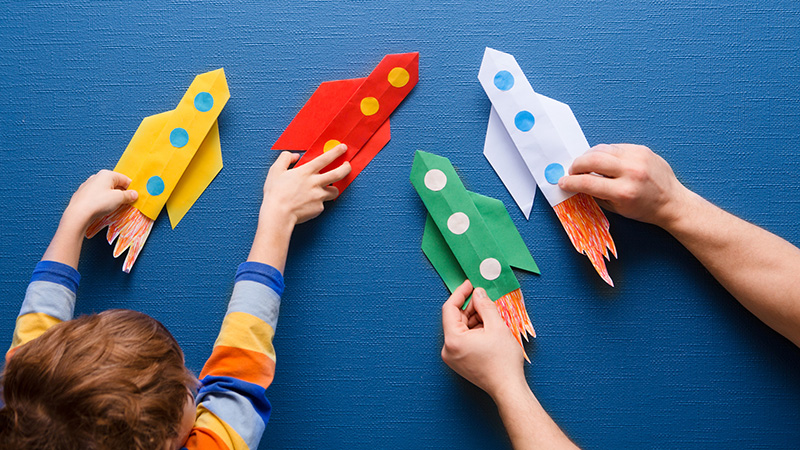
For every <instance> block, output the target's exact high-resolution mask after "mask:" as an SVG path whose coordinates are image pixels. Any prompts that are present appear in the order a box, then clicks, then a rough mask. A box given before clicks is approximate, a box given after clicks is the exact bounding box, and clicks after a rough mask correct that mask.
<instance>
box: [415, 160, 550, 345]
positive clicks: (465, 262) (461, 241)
mask: <svg viewBox="0 0 800 450" xmlns="http://www.w3.org/2000/svg"><path fill="white" fill-rule="evenodd" d="M411 184H412V185H413V186H414V189H416V190H417V193H418V194H419V196H420V198H421V199H422V202H423V203H424V204H425V207H426V208H427V209H428V218H427V221H426V222H425V231H424V233H423V235H422V251H423V252H424V253H425V256H427V257H428V259H429V260H430V262H431V264H433V268H434V269H436V272H438V273H439V275H440V276H441V277H442V280H444V283H445V285H447V289H449V290H450V292H453V291H454V290H455V289H456V288H457V287H458V286H459V285H461V283H463V282H464V280H465V279H469V280H470V282H472V285H473V286H474V287H481V288H484V289H485V290H486V293H487V294H488V295H489V298H491V299H492V300H494V301H495V302H497V304H498V310H500V312H501V315H504V310H503V309H501V303H503V304H505V303H506V302H509V301H511V302H512V303H514V302H516V304H514V305H511V307H509V308H508V310H507V311H505V312H506V313H507V314H506V315H505V316H504V317H503V318H504V319H505V320H506V324H508V325H509V327H510V328H511V329H512V330H514V331H519V330H529V332H530V333H531V334H533V327H532V326H530V319H528V317H527V313H526V312H525V307H524V303H523V302H522V295H521V293H520V292H519V288H520V285H519V282H518V281H517V278H516V277H515V276H514V273H513V272H512V270H511V267H516V268H518V269H522V270H526V271H528V272H533V273H537V274H538V273H539V267H538V266H537V265H536V262H535V261H534V260H533V257H532V256H531V253H530V251H529V250H528V247H527V246H526V245H525V242H524V241H523V240H522V236H520V234H519V231H517V227H516V226H515V225H514V223H513V222H512V221H511V217H510V216H509V215H508V211H507V210H506V207H505V206H504V205H503V202H501V201H499V200H496V199H493V198H490V197H486V196H483V195H479V194H476V193H474V192H470V191H468V190H467V189H466V188H465V187H464V185H463V184H462V183H461V179H459V177H458V175H456V171H455V169H454V168H453V165H452V164H451V163H450V160H448V159H447V158H444V157H441V156H437V155H434V154H431V153H426V152H423V151H417V152H416V154H415V155H414V163H413V165H412V167H411ZM517 297H518V300H517ZM509 299H511V300H509ZM499 300H502V301H499ZM507 316H508V317H507ZM515 316H520V317H516V318H515ZM509 322H512V323H509ZM523 336H524V334H523ZM518 340H519V338H518ZM520 342H521V341H520Z"/></svg>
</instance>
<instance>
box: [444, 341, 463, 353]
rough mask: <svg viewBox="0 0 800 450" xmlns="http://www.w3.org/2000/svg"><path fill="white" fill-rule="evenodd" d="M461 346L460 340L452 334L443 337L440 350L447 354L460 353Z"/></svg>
mask: <svg viewBox="0 0 800 450" xmlns="http://www.w3.org/2000/svg"><path fill="white" fill-rule="evenodd" d="M462 347H463V346H462V345H461V341H460V340H459V339H455V338H453V337H452V336H445V337H444V348H443V349H442V351H444V352H446V353H447V354H448V356H452V355H457V354H459V353H461V350H462Z"/></svg>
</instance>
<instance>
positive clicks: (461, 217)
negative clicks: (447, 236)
mask: <svg viewBox="0 0 800 450" xmlns="http://www.w3.org/2000/svg"><path fill="white" fill-rule="evenodd" d="M447 228H448V229H449V230H450V232H451V233H453V234H464V232H465V231H467V229H469V217H468V216H467V215H466V214H464V213H463V212H457V213H453V215H452V216H450V218H449V219H447Z"/></svg>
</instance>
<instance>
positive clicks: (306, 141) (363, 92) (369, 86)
mask: <svg viewBox="0 0 800 450" xmlns="http://www.w3.org/2000/svg"><path fill="white" fill-rule="evenodd" d="M418 79H419V53H416V52H414V53H399V54H394V55H386V56H385V57H384V58H383V60H381V62H380V64H378V66H377V67H376V68H375V70H373V71H372V73H370V74H369V76H368V77H366V78H351V79H348V80H336V81H326V82H324V83H322V84H320V85H319V87H318V88H317V90H316V91H314V94H312V95H311V98H310V99H308V102H306V104H305V106H303V108H302V109H301V110H300V112H299V113H297V115H296V116H295V118H294V120H292V122H291V123H290V124H289V126H288V127H286V130H284V132H283V134H282V135H281V136H280V137H279V138H278V140H277V141H276V142H275V144H274V145H273V146H272V149H273V150H305V152H306V153H305V154H304V155H303V157H302V158H300V160H299V161H298V162H297V165H298V166H299V165H302V164H305V163H307V162H308V161H311V160H312V159H314V158H316V157H317V156H319V155H321V154H322V153H323V152H326V151H328V150H330V149H332V148H333V147H335V146H337V145H339V144H341V143H343V144H346V145H347V152H346V153H345V154H344V155H342V156H341V157H340V158H338V159H337V160H336V161H334V162H332V163H331V164H330V165H328V167H326V168H325V169H323V172H326V171H328V170H330V169H334V168H336V167H339V166H340V165H341V164H342V163H344V162H345V161H350V165H351V167H352V171H351V172H350V174H349V175H347V177H345V178H344V179H343V180H341V181H338V182H336V183H333V186H336V187H337V188H338V189H339V192H340V193H341V192H342V191H343V190H344V189H345V188H346V187H347V186H348V185H349V184H350V183H351V182H352V181H353V179H355V177H356V176H357V175H358V174H359V173H360V172H361V170H363V169H364V167H366V166H367V164H369V162H370V161H372V158H374V157H375V155H377V154H378V152H379V151H381V149H382V148H383V147H384V146H385V145H386V144H387V143H388V142H389V139H390V138H391V131H390V128H389V116H390V115H391V114H392V112H393V111H394V110H395V108H397V106H398V105H399V104H400V102H402V101H403V99H404V98H406V95H408V93H409V92H411V89H413V88H414V86H415V85H416V84H417V80H418Z"/></svg>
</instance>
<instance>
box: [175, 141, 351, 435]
mask: <svg viewBox="0 0 800 450" xmlns="http://www.w3.org/2000/svg"><path fill="white" fill-rule="evenodd" d="M346 149H347V147H345V146H344V145H340V146H337V147H336V148H334V149H332V150H330V151H328V152H326V153H325V154H323V155H322V156H319V157H318V158H316V159H314V160H313V161H310V162H309V163H308V164H305V165H303V166H301V167H296V168H293V169H290V168H289V166H291V164H292V163H294V162H296V161H297V159H298V155H296V154H292V153H288V152H284V153H282V154H281V155H280V156H279V157H278V159H277V160H276V161H275V163H274V164H273V166H272V168H270V171H269V174H268V175H267V180H266V181H265V183H264V200H263V202H262V205H261V210H260V213H259V220H258V228H257V230H256V234H255V237H254V239H253V246H252V248H251V250H250V255H249V256H248V258H247V262H245V263H243V264H241V265H240V266H239V270H238V271H237V273H236V278H235V285H234V288H233V295H232V296H231V300H230V303H229V305H228V310H227V313H226V314H225V318H224V319H223V321H222V327H221V330H220V333H219V336H218V337H217V341H216V342H215V343H214V349H213V351H212V353H211V357H210V358H209V359H208V361H207V362H206V364H205V366H204V367H203V370H202V372H201V373H200V383H201V387H200V391H199V392H198V395H197V399H196V402H197V415H196V420H195V424H194V428H193V429H192V431H191V433H190V435H189V438H188V440H187V441H186V443H185V447H186V448H187V449H226V450H245V449H255V448H257V447H258V443H259V442H260V440H261V436H262V435H263V433H264V429H265V427H266V424H267V422H268V421H269V416H270V413H271V410H272V407H271V405H270V403H269V401H268V400H267V396H266V390H267V388H268V387H269V385H270V384H271V383H272V380H273V377H274V375H275V349H274V347H273V345H272V340H273V337H274V335H275V328H276V327H277V323H278V312H279V309H280V300H281V295H282V294H283V290H284V280H283V270H284V267H285V265H286V255H287V253H288V251H289V241H290V239H291V236H292V231H293V230H294V227H295V225H296V224H298V223H302V222H305V221H307V220H311V219H312V218H314V217H317V216H318V215H319V214H321V213H322V211H323V209H324V205H323V202H325V201H327V200H332V199H333V198H336V196H337V195H338V194H339V192H338V190H337V189H336V188H335V187H332V186H329V185H330V184H331V183H334V182H336V181H338V180H340V179H342V178H344V177H345V176H346V175H347V174H348V173H350V164H349V163H344V164H343V165H342V166H340V167H338V168H336V169H333V170H331V171H329V172H327V173H324V174H320V173H319V172H320V170H321V169H323V168H324V167H325V166H327V165H328V164H329V163H331V162H332V161H333V160H335V159H336V158H338V157H339V156H341V155H342V154H344V152H345V150H346Z"/></svg>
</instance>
